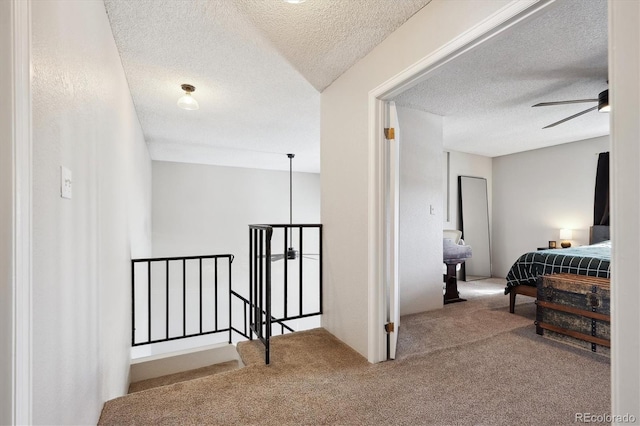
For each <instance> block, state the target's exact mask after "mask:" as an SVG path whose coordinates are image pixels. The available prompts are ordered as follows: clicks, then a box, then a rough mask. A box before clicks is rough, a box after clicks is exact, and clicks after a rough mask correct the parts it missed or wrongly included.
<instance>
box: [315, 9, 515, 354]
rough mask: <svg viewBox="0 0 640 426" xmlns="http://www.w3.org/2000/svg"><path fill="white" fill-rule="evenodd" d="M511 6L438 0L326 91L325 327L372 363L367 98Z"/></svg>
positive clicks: (323, 128) (374, 350)
mask: <svg viewBox="0 0 640 426" xmlns="http://www.w3.org/2000/svg"><path fill="white" fill-rule="evenodd" d="M508 3H509V2H508V1H502V0H474V1H457V2H452V1H446V0H434V1H432V2H431V3H429V4H428V5H427V6H425V7H424V8H423V9H421V10H420V11H419V12H418V13H416V14H415V15H413V16H412V17H411V19H409V20H408V21H407V22H406V23H405V24H404V25H402V26H401V27H400V28H398V30H396V31H395V32H394V33H392V34H391V35H390V36H389V37H387V38H386V39H385V40H384V41H383V42H382V43H381V44H380V45H378V46H377V47H376V48H375V49H373V50H372V51H371V52H370V53H369V54H368V55H367V56H365V57H364V58H363V59H361V60H360V61H359V62H358V63H356V64H355V65H354V66H353V67H351V68H350V69H349V70H348V71H347V72H345V73H344V74H342V75H341V76H340V78H338V79H337V80H336V81H334V82H333V83H332V84H331V85H330V86H329V87H327V88H326V89H325V91H324V92H323V93H322V102H321V120H320V122H321V130H320V134H321V167H322V175H321V181H322V183H321V187H322V222H323V224H324V225H325V249H326V254H327V256H326V258H325V263H324V285H325V315H324V316H323V326H324V327H325V328H327V330H329V331H330V332H331V333H333V334H334V335H336V336H337V337H338V338H340V339H341V340H343V341H344V342H346V343H347V344H348V345H350V346H351V347H353V348H354V349H355V350H357V351H358V352H360V353H361V354H363V355H364V356H368V357H369V360H376V359H378V357H379V355H378V354H379V348H378V347H377V342H374V341H373V339H374V338H373V337H372V341H371V342H370V341H369V334H368V333H369V329H368V325H369V321H370V320H371V321H376V318H374V317H370V314H371V312H369V294H370V293H369V290H370V289H369V278H370V277H369V271H370V269H369V264H370V262H371V264H372V268H373V264H374V263H377V260H376V259H374V258H373V257H370V256H369V249H370V244H372V245H373V244H374V242H373V241H369V226H370V224H369V220H370V218H372V217H375V216H374V212H370V211H369V206H370V204H369V201H370V197H372V198H373V197H375V196H376V194H375V193H370V192H369V189H370V186H369V183H370V182H369V178H370V174H369V165H370V160H371V158H373V156H372V155H373V151H372V150H371V147H370V146H369V143H368V123H369V115H368V113H369V111H368V94H369V92H370V91H371V90H373V89H375V88H376V87H378V86H380V85H381V84H382V83H384V82H385V81H387V80H388V79H390V78H391V77H393V76H395V75H396V74H398V73H400V72H402V71H404V70H405V69H407V68H408V67H409V66H411V65H413V64H415V63H417V62H418V61H419V60H422V59H423V58H425V57H427V56H429V55H430V54H432V53H434V52H436V51H437V50H438V49H439V48H440V47H442V46H443V45H445V44H446V43H449V42H450V41H451V40H453V39H455V38H456V37H459V36H460V35H462V34H463V33H465V32H466V31H468V30H469V29H470V28H472V27H474V26H476V25H478V24H479V23H480V22H482V21H483V20H485V19H486V18H488V17H489V16H491V15H492V14H493V13H496V12H497V11H498V10H499V9H500V8H502V7H503V6H505V5H507V4H508ZM381 131H382V130H381ZM439 158H440V157H439ZM371 248H373V247H371ZM372 291H374V290H372ZM372 309H374V308H373V307H372ZM369 343H371V345H369Z"/></svg>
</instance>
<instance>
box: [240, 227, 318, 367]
mask: <svg viewBox="0 0 640 426" xmlns="http://www.w3.org/2000/svg"><path fill="white" fill-rule="evenodd" d="M313 230H315V231H316V232H317V234H316V235H315V238H312V242H315V249H316V251H317V252H316V253H308V252H307V251H305V247H306V246H305V231H313ZM275 233H277V235H276V236H277V237H278V240H281V244H282V253H274V249H273V239H274V235H275ZM294 234H297V238H294ZM294 247H297V249H296V248H294ZM306 260H311V261H314V262H317V268H315V269H317V276H307V278H309V279H307V280H306V281H305V263H306V262H305V261H306ZM281 261H282V267H281V268H280V270H279V273H278V274H276V275H274V273H273V272H274V271H273V269H274V268H273V266H272V265H273V264H274V262H278V263H279V262H281ZM294 268H295V271H294ZM292 272H295V274H292ZM290 275H297V277H295V276H294V277H293V278H294V279H291V278H290ZM314 275H315V274H314ZM274 277H275V280H276V281H274ZM295 278H297V280H296V279H295ZM292 281H293V282H292ZM274 284H278V287H280V285H281V286H282V287H281V288H278V289H277V291H275V294H276V297H278V300H279V301H282V303H281V306H280V309H279V310H278V312H277V313H275V314H274V310H273V306H272V302H273V300H274V299H273V297H274ZM314 284H315V285H314ZM309 291H313V292H314V293H316V295H317V297H315V298H313V299H314V300H317V301H318V302H317V303H318V305H317V307H315V308H314V307H311V308H310V307H309V306H306V304H305V292H309ZM292 293H293V294H294V295H295V300H293V303H292V300H291V297H290V295H291V294H292ZM232 294H233V295H234V296H235V297H237V298H238V299H240V300H241V301H242V303H243V305H244V322H245V324H244V326H243V330H242V331H240V330H238V329H236V328H233V330H234V331H236V332H238V333H239V334H241V335H243V336H244V337H246V338H249V339H251V338H252V333H253V334H255V335H256V337H257V338H258V339H259V340H260V341H261V342H262V343H263V344H264V346H265V363H266V364H269V362H270V350H271V348H270V340H271V336H272V335H273V330H272V325H273V324H278V325H279V326H280V327H281V332H282V333H283V334H284V332H285V329H286V330H287V331H290V332H293V331H294V330H293V329H292V328H291V327H290V326H289V325H287V324H285V322H287V321H293V320H299V319H303V318H309V317H313V316H316V315H321V314H322V225H320V224H300V225H298V224H296V225H249V298H248V299H247V298H246V297H242V296H241V295H239V294H238V293H236V292H233V291H232ZM291 305H293V306H291ZM247 312H248V315H247ZM247 332H248V333H247Z"/></svg>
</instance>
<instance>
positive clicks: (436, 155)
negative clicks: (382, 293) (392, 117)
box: [397, 107, 443, 315]
mask: <svg viewBox="0 0 640 426" xmlns="http://www.w3.org/2000/svg"><path fill="white" fill-rule="evenodd" d="M397 111H398V124H399V130H400V131H399V146H400V209H399V213H400V218H399V231H400V232H399V246H398V247H399V255H398V258H399V259H398V263H399V280H400V313H401V314H402V315H408V314H414V313H418V312H424V311H427V310H431V309H437V308H441V307H442V300H443V299H442V285H443V283H442V208H441V206H442V195H443V194H442V160H441V155H442V117H441V116H438V115H435V114H430V113H428V112H424V111H419V110H416V109H410V108H403V107H398V108H397ZM431 206H433V208H434V213H433V214H431V213H430V207H431Z"/></svg>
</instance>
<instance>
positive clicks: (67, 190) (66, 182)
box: [60, 166, 73, 199]
mask: <svg viewBox="0 0 640 426" xmlns="http://www.w3.org/2000/svg"><path fill="white" fill-rule="evenodd" d="M72 184H73V180H72V176H71V170H69V169H67V168H66V167H64V166H60V196H61V197H62V198H69V199H71V196H72V195H73V186H72Z"/></svg>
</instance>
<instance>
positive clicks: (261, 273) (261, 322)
mask: <svg viewBox="0 0 640 426" xmlns="http://www.w3.org/2000/svg"><path fill="white" fill-rule="evenodd" d="M259 235H260V249H259V253H260V258H259V259H260V273H259V274H258V275H259V278H258V289H259V291H260V297H259V298H258V300H259V301H260V302H259V303H258V305H259V306H258V307H259V309H260V337H264V330H263V328H262V327H263V321H262V311H263V310H264V309H263V308H264V304H263V299H262V297H263V293H262V285H263V273H264V268H263V265H264V253H263V249H264V245H263V239H264V231H262V230H260V232H259Z"/></svg>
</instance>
